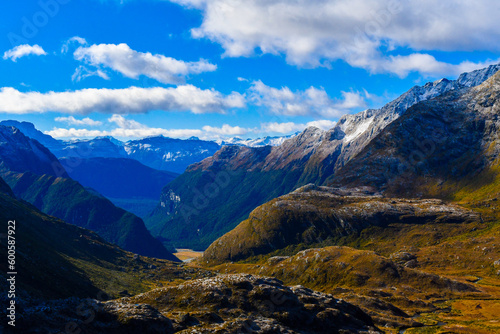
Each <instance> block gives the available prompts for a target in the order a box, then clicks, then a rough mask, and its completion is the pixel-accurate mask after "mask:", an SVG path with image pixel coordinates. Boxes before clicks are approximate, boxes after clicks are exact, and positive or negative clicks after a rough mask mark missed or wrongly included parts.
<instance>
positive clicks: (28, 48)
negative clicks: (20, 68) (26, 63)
mask: <svg viewBox="0 0 500 334" xmlns="http://www.w3.org/2000/svg"><path fill="white" fill-rule="evenodd" d="M46 54H47V52H45V50H44V49H43V48H42V47H41V46H40V45H38V44H35V45H28V44H23V45H18V46H16V47H15V48H13V49H10V50H8V51H5V53H4V54H3V59H11V60H12V61H13V62H16V61H17V59H19V58H21V57H25V56H29V55H37V56H45V55H46Z"/></svg>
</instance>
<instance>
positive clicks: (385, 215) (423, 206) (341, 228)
mask: <svg viewBox="0 0 500 334" xmlns="http://www.w3.org/2000/svg"><path fill="white" fill-rule="evenodd" d="M479 220H480V217H479V215H478V214H476V213H474V212H472V211H469V210H466V209H464V208H461V207H459V206H456V205H449V204H446V203H444V202H441V201H439V200H402V199H395V198H383V197H381V196H374V195H368V194H364V193H362V192H352V193H349V192H346V191H343V190H339V189H333V188H327V187H315V186H312V185H311V186H306V187H303V188H301V189H298V190H296V191H294V192H293V193H291V194H288V195H286V196H282V197H279V198H277V199H274V200H272V201H270V202H268V203H266V204H265V205H262V206H260V207H258V208H257V209H255V210H254V211H253V212H252V213H251V214H250V217H249V219H247V220H245V221H243V222H242V223H241V224H240V225H238V226H237V227H236V228H235V229H234V230H232V231H231V232H229V233H227V234H226V235H224V236H223V237H221V238H219V239H218V240H216V241H215V242H214V243H213V244H212V245H211V246H210V247H209V248H208V249H207V250H206V251H205V253H204V255H203V260H204V261H207V262H209V263H220V262H223V261H235V260H236V261H237V260H242V259H245V258H248V257H251V256H256V255H262V254H268V253H271V252H275V251H278V250H280V249H285V248H287V247H293V246H298V245H302V246H305V247H307V246H311V245H314V244H323V245H328V244H330V245H335V244H346V243H349V242H352V240H355V239H356V238H358V237H359V235H360V234H361V233H363V231H364V230H365V229H367V228H370V227H371V228H380V229H385V228H387V227H388V226H390V225H394V224H397V225H402V226H410V225H417V224H420V225H421V224H429V225H431V224H435V225H437V224H453V225H460V224H470V223H474V222H478V221H479Z"/></svg>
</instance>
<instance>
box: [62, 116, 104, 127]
mask: <svg viewBox="0 0 500 334" xmlns="http://www.w3.org/2000/svg"><path fill="white" fill-rule="evenodd" d="M54 120H55V121H56V122H62V123H66V124H68V125H79V126H85V125H86V126H99V125H102V122H100V121H94V120H93V119H91V118H88V117H85V118H83V119H76V118H75V117H73V116H69V117H56V118H55V119H54Z"/></svg>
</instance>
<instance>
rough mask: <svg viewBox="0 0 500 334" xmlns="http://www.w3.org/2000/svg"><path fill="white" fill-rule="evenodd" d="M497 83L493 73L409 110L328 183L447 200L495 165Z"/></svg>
mask: <svg viewBox="0 0 500 334" xmlns="http://www.w3.org/2000/svg"><path fill="white" fill-rule="evenodd" d="M499 82H500V73H497V74H495V75H494V76H493V77H491V78H490V79H488V80H487V81H486V82H485V83H483V84H481V85H480V86H477V87H474V88H471V89H460V90H455V91H453V92H449V93H448V94H445V95H443V96H441V97H439V98H436V99H434V100H432V101H427V102H422V103H419V104H418V105H416V106H414V107H412V108H410V109H409V110H408V111H407V112H406V113H405V114H404V115H403V116H402V117H401V118H399V119H398V120H397V121H395V122H394V123H392V124H390V125H389V126H388V127H387V128H386V129H385V130H384V132H383V133H382V134H381V135H380V136H378V137H377V138H375V139H374V140H373V141H372V142H371V143H370V144H369V145H368V146H367V147H366V148H365V149H363V151H362V152H361V153H360V154H358V156H356V157H355V158H354V159H353V160H351V161H350V162H349V164H347V165H346V168H344V169H342V170H340V171H339V173H338V174H337V175H335V176H333V177H332V178H331V179H330V180H329V181H331V184H333V185H336V186H339V185H342V186H356V185H361V184H362V185H367V186H372V187H374V188H376V189H378V190H380V191H385V192H386V193H388V194H392V195H401V196H407V197H418V196H436V195H438V194H439V195H440V196H449V195H452V194H453V192H455V191H457V190H458V189H460V187H461V186H463V185H464V184H465V183H467V182H469V181H472V180H473V179H474V177H476V176H477V175H478V174H479V173H480V172H482V171H487V170H488V169H489V168H491V167H492V166H493V165H495V164H496V161H497V159H498V155H499V153H500V146H499V145H498V129H499V128H500V121H499V120H498V114H499V111H500V110H499V108H500V105H499V103H498V101H499V97H500V84H499ZM492 177H493V176H492ZM461 184H462V185H461Z"/></svg>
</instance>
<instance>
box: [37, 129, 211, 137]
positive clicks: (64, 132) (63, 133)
mask: <svg viewBox="0 0 500 334" xmlns="http://www.w3.org/2000/svg"><path fill="white" fill-rule="evenodd" d="M45 134H48V135H49V136H52V137H54V138H95V137H99V136H113V137H117V138H144V137H150V136H166V137H173V138H187V137H191V136H201V135H203V131H201V130H198V129H173V130H167V129H161V128H144V129H124V128H116V129H113V130H110V131H106V130H89V129H75V128H70V129H63V128H53V129H52V130H51V131H45Z"/></svg>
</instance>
